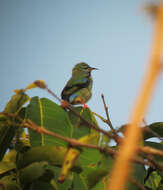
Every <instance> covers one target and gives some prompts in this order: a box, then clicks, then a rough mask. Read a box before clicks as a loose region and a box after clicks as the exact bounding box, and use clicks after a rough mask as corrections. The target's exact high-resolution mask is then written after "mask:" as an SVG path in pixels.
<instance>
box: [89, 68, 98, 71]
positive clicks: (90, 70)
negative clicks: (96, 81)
mask: <svg viewBox="0 0 163 190" xmlns="http://www.w3.org/2000/svg"><path fill="white" fill-rule="evenodd" d="M92 70H98V69H97V68H94V67H91V68H90V71H92Z"/></svg>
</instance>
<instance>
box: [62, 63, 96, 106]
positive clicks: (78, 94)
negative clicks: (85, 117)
mask: <svg viewBox="0 0 163 190" xmlns="http://www.w3.org/2000/svg"><path fill="white" fill-rule="evenodd" d="M95 69H97V68H93V67H90V66H89V65H88V64H86V63H84V62H82V63H78V64H76V65H75V66H74V68H73V69H72V76H71V78H70V80H69V81H68V82H67V84H66V86H65V87H64V89H63V90H62V93H61V97H62V99H63V100H66V101H68V102H69V103H70V104H72V105H75V104H83V105H84V107H86V105H85V103H86V102H87V101H88V100H89V99H90V98H91V96H92V83H93V81H92V77H91V71H92V70H95Z"/></svg>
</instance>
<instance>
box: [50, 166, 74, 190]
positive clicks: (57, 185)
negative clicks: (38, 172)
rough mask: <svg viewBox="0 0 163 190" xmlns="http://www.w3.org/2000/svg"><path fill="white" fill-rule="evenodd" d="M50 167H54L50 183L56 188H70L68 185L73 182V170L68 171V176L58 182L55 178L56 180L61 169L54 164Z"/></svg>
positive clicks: (65, 189) (66, 189)
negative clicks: (61, 181) (53, 174)
mask: <svg viewBox="0 0 163 190" xmlns="http://www.w3.org/2000/svg"><path fill="white" fill-rule="evenodd" d="M52 167H53V168H54V173H55V176H54V179H53V181H52V184H54V185H53V186H55V188H56V190H70V187H71V185H72V182H73V172H70V173H69V175H68V177H67V178H66V180H65V181H64V182H63V183H58V182H57V180H58V177H59V174H60V170H61V169H60V168H58V167H55V166H52Z"/></svg>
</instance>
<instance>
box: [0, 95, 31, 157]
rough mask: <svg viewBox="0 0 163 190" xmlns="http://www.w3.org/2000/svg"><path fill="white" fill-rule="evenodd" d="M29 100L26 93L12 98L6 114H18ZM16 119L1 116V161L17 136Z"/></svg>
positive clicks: (6, 108)
mask: <svg viewBox="0 0 163 190" xmlns="http://www.w3.org/2000/svg"><path fill="white" fill-rule="evenodd" d="M28 100H29V97H28V96H27V95H26V94H25V93H23V92H22V93H19V94H15V95H13V96H12V98H11V100H10V101H9V102H8V103H7V105H6V107H5V109H4V112H7V113H18V112H19V111H20V110H21V108H22V106H23V105H24V104H25V103H26V102H27V101H28ZM14 122H15V120H14V119H9V118H8V117H7V116H5V117H4V116H3V115H2V114H1V115H0V150H1V151H0V160H2V158H3V156H4V154H5V152H6V150H7V149H8V147H9V145H10V143H11V141H12V139H13V137H14V136H15V132H16V127H15V126H14Z"/></svg>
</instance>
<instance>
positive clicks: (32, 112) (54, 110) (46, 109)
mask: <svg viewBox="0 0 163 190" xmlns="http://www.w3.org/2000/svg"><path fill="white" fill-rule="evenodd" d="M26 119H31V120H32V121H33V122H35V123H36V124H37V125H39V126H40V127H42V128H46V129H48V130H50V131H52V132H55V133H58V134H60V135H63V136H66V137H71V135H72V130H73V127H72V124H71V122H70V120H69V118H68V115H67V113H66V112H65V111H64V110H63V109H62V108H61V107H60V106H58V105H57V104H56V103H54V102H52V101H51V100H48V99H47V98H41V99H39V98H38V97H34V98H32V99H31V102H30V104H29V106H28V107H27V109H26ZM29 133H30V142H31V145H32V146H44V145H57V146H65V145H67V143H66V142H64V141H63V140H60V139H57V138H54V137H52V136H49V135H45V134H38V133H36V132H34V131H33V130H31V129H30V130H29Z"/></svg>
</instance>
